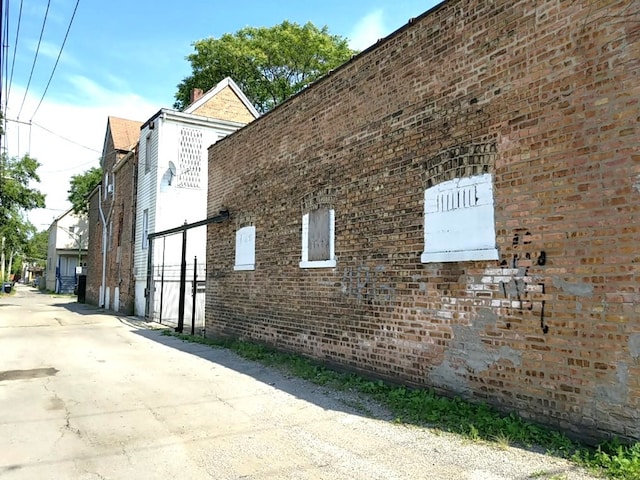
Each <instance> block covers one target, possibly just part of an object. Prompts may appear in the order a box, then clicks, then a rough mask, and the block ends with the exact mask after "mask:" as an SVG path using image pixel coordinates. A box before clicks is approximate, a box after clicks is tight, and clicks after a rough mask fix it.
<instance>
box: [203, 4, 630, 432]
mask: <svg viewBox="0 0 640 480" xmlns="http://www.w3.org/2000/svg"><path fill="white" fill-rule="evenodd" d="M639 8H640V7H639V5H638V3H637V2H632V1H623V2H619V1H613V0H610V1H603V2H598V3H597V4H596V3H593V2H586V1H584V2H583V1H577V2H562V1H558V0H553V1H552V0H548V1H515V2H514V1H497V2H483V1H479V0H477V1H473V0H468V1H467V0H459V1H448V2H445V3H444V4H441V5H440V6H438V7H437V8H435V9H434V10H432V11H430V12H428V13H427V14H425V15H423V16H421V17H420V18H418V19H415V20H414V21H412V22H411V23H410V24H408V25H407V26H406V27H404V28H403V29H401V30H399V31H398V32H396V33H395V34H393V35H392V36H390V37H389V38H388V39H386V40H385V41H383V42H381V43H379V44H377V45H376V46H375V47H374V48H372V49H370V50H368V51H366V52H364V53H363V54H361V55H359V56H358V57H356V58H355V59H353V60H352V61H350V62H349V63H348V64H346V65H345V66H343V67H342V68H340V69H339V70H337V71H336V72H334V73H332V74H331V75H329V76H328V77H326V78H325V79H323V80H322V81H320V82H318V83H316V84H315V85H314V86H312V87H311V88H309V89H307V90H305V91H304V92H303V93H301V94H299V95H297V96H296V97H294V98H293V99H291V100H290V101H288V102H286V103H285V104H283V105H281V106H280V107H278V108H276V109H275V110H274V111H272V112H271V113H269V114H267V115H265V116H263V117H262V118H260V119H258V120H257V121H255V122H253V123H252V124H250V125H249V126H247V127H245V128H243V129H242V130H240V131H238V132H237V133H235V134H233V135H231V136H230V137H228V138H226V139H224V140H222V141H220V142H218V143H217V144H215V145H214V146H212V147H211V149H210V153H209V155H210V156H209V176H210V179H209V200H208V215H209V216H211V215H215V214H216V213H217V212H218V211H219V210H220V209H221V208H222V207H223V206H225V207H228V208H229V209H230V211H231V213H232V220H231V221H229V222H227V223H224V224H215V225H210V226H209V228H208V248H209V250H208V257H207V275H208V278H207V313H206V315H207V318H206V324H207V333H208V334H210V335H211V334H222V335H229V336H238V337H246V338H251V339H254V340H257V341H260V342H265V343H269V344H273V345H276V346H278V347H279V348H282V349H285V350H292V351H297V352H301V353H303V354H305V355H309V356H312V357H315V358H318V359H321V360H323V361H325V362H328V363H333V364H339V365H341V366H343V367H347V368H351V369H355V370H359V371H362V372H364V373H366V374H369V375H374V376H377V377H381V378H387V379H391V380H393V381H401V382H405V383H407V384H410V385H417V386H431V387H434V388H436V389H438V390H440V391H443V392H447V393H450V394H458V395H462V396H464V397H467V398H471V399H475V400H486V401H488V402H490V403H492V404H494V405H497V406H498V407H500V408H503V409H505V410H515V411H518V412H519V413H520V414H522V415H524V416H526V417H529V418H532V419H534V420H536V421H540V422H543V423H547V424H551V425H553V426H559V427H561V428H563V429H565V430H567V431H568V432H570V433H573V434H575V435H579V436H582V437H584V438H600V437H606V436H608V435H611V434H615V435H619V436H622V437H625V438H628V439H636V440H637V439H640V413H639V412H640V408H639V407H640V320H639V319H640V302H639V300H640V283H639V281H638V280H639V278H638V277H639V272H640V267H639V265H640V264H639V261H640V246H639V244H638V240H637V239H638V233H640V156H639V155H638V151H637V145H638V144H639V138H638V137H639V135H638V127H637V123H638V120H639V119H640V109H639V108H638V106H639V103H638V102H639V99H640V85H639V82H638V72H639V71H640V69H639V68H638V67H639V66H640V47H639V42H638V40H639V39H640V24H639V23H638V20H640V12H639ZM481 173H489V174H491V176H492V180H493V192H494V193H493V194H494V209H495V232H496V245H497V248H498V252H499V259H498V260H490V261H465V262H462V261H459V262H447V263H442V262H441V263H422V262H421V254H422V252H423V250H424V222H425V219H424V192H425V189H427V188H430V187H432V186H434V185H438V184H440V183H442V182H444V181H448V180H452V179H455V178H466V177H472V176H474V175H478V174H481ZM313 206H316V207H317V206H322V207H326V208H331V209H333V210H334V211H335V254H336V261H337V264H336V267H335V268H319V269H302V268H300V267H299V262H300V256H301V229H302V215H303V214H304V213H306V212H308V211H309V208H313ZM246 225H255V229H256V248H255V257H256V258H255V263H256V264H255V270H253V271H234V268H233V266H234V255H235V253H234V248H235V231H236V230H237V229H238V228H240V227H243V226H246Z"/></svg>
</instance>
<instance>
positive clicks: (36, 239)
mask: <svg viewBox="0 0 640 480" xmlns="http://www.w3.org/2000/svg"><path fill="white" fill-rule="evenodd" d="M48 246H49V232H48V231H47V230H43V231H42V232H38V233H35V234H33V235H32V236H31V238H29V240H28V241H27V244H26V246H25V247H26V248H25V251H24V254H25V257H26V259H27V260H28V261H29V262H32V263H34V264H36V265H40V266H44V265H45V264H46V261H47V253H48V252H47V250H48Z"/></svg>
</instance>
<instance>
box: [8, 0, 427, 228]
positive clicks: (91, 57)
mask: <svg viewBox="0 0 640 480" xmlns="http://www.w3.org/2000/svg"><path fill="white" fill-rule="evenodd" d="M8 1H9V38H8V42H9V49H8V57H6V59H7V61H8V67H9V72H11V62H12V58H13V52H14V50H15V51H16V57H15V67H14V69H13V80H12V82H11V90H10V95H9V97H8V110H7V117H8V118H9V119H12V120H16V119H18V113H20V117H19V120H20V121H23V122H29V121H32V122H33V125H32V126H28V125H24V124H18V123H15V122H9V123H8V124H7V134H6V137H5V139H4V142H3V143H4V145H3V146H5V145H6V147H7V149H8V154H9V155H11V156H12V155H22V154H24V153H26V152H27V151H30V153H31V154H32V155H33V156H34V157H36V158H37V159H38V160H39V161H40V162H41V163H42V164H43V166H42V167H41V168H40V172H41V177H42V183H41V184H40V185H39V188H40V190H42V191H43V192H45V193H46V194H47V209H44V210H37V211H34V212H32V213H30V215H29V218H30V219H31V221H32V222H33V223H34V224H36V227H37V228H38V229H39V230H42V229H45V228H47V226H48V224H50V223H51V221H52V219H53V218H55V217H56V216H58V215H60V214H61V213H63V212H64V210H65V209H67V208H69V204H68V202H67V201H66V197H67V190H68V188H69V184H68V179H69V178H70V177H71V175H74V174H77V173H82V172H83V171H85V170H86V169H88V168H90V167H92V166H96V165H98V159H99V155H100V154H99V152H100V150H101V149H102V143H103V141H104V134H105V127H106V121H107V116H108V115H114V116H120V117H125V118H130V119H133V120H139V121H145V120H146V119H147V118H148V117H149V116H151V115H152V114H153V113H155V112H156V111H157V110H159V109H160V108H162V107H171V105H172V104H173V101H174V94H175V92H176V85H177V84H178V83H179V82H180V81H181V80H182V79H183V78H184V77H185V76H187V75H188V74H189V73H190V68H189V63H188V62H187V61H186V60H185V57H186V56H187V55H188V54H189V53H191V52H192V47H191V44H192V43H193V42H194V41H195V40H199V39H201V38H206V37H219V36H221V35H222V34H224V33H233V32H235V31H237V30H238V29H240V28H242V27H245V26H266V27H269V26H273V25H275V24H278V23H280V22H282V21H283V20H290V21H294V22H298V23H306V22H307V21H311V22H313V23H314V24H316V25H317V26H320V27H321V26H324V25H327V26H328V28H329V31H330V33H331V34H335V35H341V36H344V37H347V38H348V39H349V40H350V44H351V46H352V48H357V49H361V50H362V49H364V48H366V47H367V46H369V45H371V44H372V43H374V42H375V41H376V40H377V39H378V38H381V37H384V36H386V35H388V34H390V33H391V32H393V31H394V30H396V29H397V28H400V27H401V26H402V25H404V24H405V23H407V21H408V20H409V19H410V18H412V17H416V16H418V15H420V14H422V13H423V12H425V11H427V10H428V9H430V8H431V7H433V6H434V5H436V4H437V3H439V1H437V0H422V1H418V0H371V1H357V0H355V1H347V0H341V1H339V0H322V1H316V0H307V1H299V0H298V1H293V0H279V1H278V0H273V1H269V0H263V1H255V0H245V1H242V2H222V1H213V0H182V1H175V0H174V1H166V0H160V1H155V2H151V1H149V0H139V1H131V0H126V1H125V0H111V1H106V2H97V1H95V0H93V1H91V2H90V1H88V0H81V1H80V3H79V5H78V9H77V12H76V16H75V19H74V21H73V24H72V26H71V30H70V33H69V37H68V39H67V42H66V45H65V47H64V50H63V53H62V56H61V58H60V62H59V64H58V67H57V70H56V73H55V75H54V77H53V80H52V82H51V85H50V87H49V90H48V92H47V94H46V96H45V97H44V101H43V102H42V105H41V106H40V108H39V109H38V110H37V112H36V113H35V116H34V112H35V110H36V106H37V105H38V102H39V101H40V99H41V98H42V95H43V92H44V88H45V86H46V83H47V80H48V79H49V76H50V75H51V71H52V69H53V65H54V63H55V59H56V57H57V55H58V52H59V51H60V46H61V44H62V41H63V39H64V35H65V32H66V30H67V27H68V25H69V20H70V19H71V15H72V13H73V10H74V7H75V5H76V0H51V1H50V6H49V13H48V16H47V23H46V26H45V29H44V34H43V37H42V42H41V45H40V51H39V55H38V57H37V61H36V65H35V69H34V72H33V77H32V80H31V84H30V86H29V89H28V91H27V95H26V97H25V87H26V86H27V82H28V79H29V73H30V71H31V67H32V65H33V60H34V57H35V52H36V46H37V44H38V38H39V36H40V32H41V29H42V22H43V19H44V14H45V9H46V6H47V1H45V0H40V1H38V2H34V1H23V6H22V19H21V22H20V32H19V37H18V42H17V48H16V42H15V34H16V27H17V25H18V13H19V10H20V2H21V0H8ZM7 87H8V82H6V81H5V82H4V85H3V102H5V99H6V98H7ZM23 99H24V106H23V107H22V110H21V111H20V106H21V105H22V101H23ZM42 127H44V128H42ZM61 137H64V139H63V138H61ZM68 140H71V142H70V141H68Z"/></svg>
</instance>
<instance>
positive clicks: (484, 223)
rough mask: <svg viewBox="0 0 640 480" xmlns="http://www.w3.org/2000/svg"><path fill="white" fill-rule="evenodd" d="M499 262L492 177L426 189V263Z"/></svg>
mask: <svg viewBox="0 0 640 480" xmlns="http://www.w3.org/2000/svg"><path fill="white" fill-rule="evenodd" d="M497 259H498V249H497V248H496V233H495V222H494V213H493V183H492V179H491V174H489V173H486V174H483V175H476V176H473V177H466V178H455V179H453V180H449V181H447V182H443V183H440V184H438V185H436V186H434V187H431V188H428V189H426V190H425V192H424V252H423V253H422V257H421V260H422V262H423V263H429V262H464V261H473V260H497Z"/></svg>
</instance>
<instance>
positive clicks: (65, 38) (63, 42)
mask: <svg viewBox="0 0 640 480" xmlns="http://www.w3.org/2000/svg"><path fill="white" fill-rule="evenodd" d="M79 3H80V0H77V1H76V6H75V8H74V9H73V14H72V15H71V20H69V26H68V27H67V33H65V34H64V40H63V41H62V45H61V46H60V51H59V52H58V58H56V63H55V65H54V66H53V71H52V72H51V76H50V77H49V81H48V82H47V86H46V87H45V88H44V93H43V94H42V98H41V99H40V102H39V103H38V106H37V107H36V109H35V111H34V112H33V115H31V120H33V117H35V116H36V113H38V109H39V108H40V105H42V101H43V100H44V96H45V95H46V94H47V90H49V85H51V79H52V78H53V74H54V73H56V67H57V66H58V62H59V61H60V56H61V55H62V50H63V49H64V44H65V43H67V37H68V36H69V30H71V24H72V23H73V19H74V18H75V16H76V11H77V10H78V4H79ZM18 116H19V115H18Z"/></svg>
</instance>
